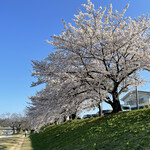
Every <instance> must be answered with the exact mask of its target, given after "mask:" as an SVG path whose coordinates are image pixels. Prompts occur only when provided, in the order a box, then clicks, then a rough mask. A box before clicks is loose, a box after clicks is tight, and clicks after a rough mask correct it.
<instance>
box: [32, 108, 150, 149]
mask: <svg viewBox="0 0 150 150" xmlns="http://www.w3.org/2000/svg"><path fill="white" fill-rule="evenodd" d="M30 137H31V141H32V146H33V148H34V149H36V150H138V149H139V150H142V149H150V109H142V110H135V111H131V112H120V113H118V114H110V115H107V116H104V117H97V118H91V119H82V120H74V121H72V122H66V123H63V124H61V125H53V126H48V127H46V128H45V130H43V131H40V133H38V134H37V133H36V134H32V135H31V136H30Z"/></svg>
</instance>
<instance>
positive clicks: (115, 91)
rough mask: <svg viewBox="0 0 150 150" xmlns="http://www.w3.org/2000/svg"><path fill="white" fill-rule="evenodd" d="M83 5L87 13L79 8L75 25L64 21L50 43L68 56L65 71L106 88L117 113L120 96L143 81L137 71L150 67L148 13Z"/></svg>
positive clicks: (95, 85) (90, 4) (89, 4)
mask: <svg viewBox="0 0 150 150" xmlns="http://www.w3.org/2000/svg"><path fill="white" fill-rule="evenodd" d="M83 6H84V7H85V9H86V12H85V13H84V12H82V11H81V10H79V14H78V15H75V19H74V20H73V21H74V23H75V25H72V24H71V23H68V25H67V24H66V23H65V22H64V21H63V23H64V31H62V34H61V35H59V36H57V35H54V36H52V38H53V40H52V41H47V42H48V43H50V44H52V45H53V46H54V48H55V49H57V50H58V52H59V53H60V54H61V55H63V56H64V57H65V59H64V61H65V62H64V61H62V63H61V64H63V63H65V64H69V65H70V66H69V68H65V70H64V71H65V73H66V74H68V75H71V74H74V76H76V77H77V76H79V80H80V79H81V78H82V82H86V84H88V85H89V86H92V87H93V89H95V88H97V86H100V88H101V90H105V91H107V93H108V94H109V96H108V97H107V98H106V99H105V102H107V103H109V104H110V105H111V106H112V108H113V112H118V111H120V110H121V107H120V102H119V95H120V94H121V93H122V92H124V90H127V89H128V88H129V87H130V86H133V84H140V83H141V82H142V79H141V78H140V76H139V74H138V71H141V70H144V69H148V68H149V62H150V50H149V47H150V36H149V35H150V34H149V27H150V20H149V18H148V16H145V15H142V16H140V17H138V18H134V19H131V18H130V17H124V14H125V11H126V9H127V7H128V5H127V6H126V7H125V8H124V9H123V11H122V12H118V11H117V10H116V11H115V13H114V12H113V11H112V5H110V7H109V9H108V11H107V12H106V8H104V9H103V10H102V8H101V7H99V8H98V9H97V10H96V9H95V8H94V4H92V2H90V0H88V5H86V4H83ZM60 60H61V59H60Z"/></svg>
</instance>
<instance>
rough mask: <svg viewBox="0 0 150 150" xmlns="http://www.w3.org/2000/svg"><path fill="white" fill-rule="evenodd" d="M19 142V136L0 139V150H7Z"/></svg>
mask: <svg viewBox="0 0 150 150" xmlns="http://www.w3.org/2000/svg"><path fill="white" fill-rule="evenodd" d="M19 141H20V136H18V135H13V136H11V137H10V136H9V135H8V136H5V137H3V138H0V150H8V149H10V148H11V147H13V146H14V145H15V144H16V143H18V142H19Z"/></svg>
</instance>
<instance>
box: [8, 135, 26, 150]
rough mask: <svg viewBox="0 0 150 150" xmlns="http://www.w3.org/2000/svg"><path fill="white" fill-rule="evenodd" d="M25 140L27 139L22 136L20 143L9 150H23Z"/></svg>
mask: <svg viewBox="0 0 150 150" xmlns="http://www.w3.org/2000/svg"><path fill="white" fill-rule="evenodd" d="M24 139H25V136H24V135H22V136H21V137H20V138H19V141H18V142H17V143H16V144H15V145H14V146H13V147H11V148H10V149H9V150H21V148H22V145H23V143H24Z"/></svg>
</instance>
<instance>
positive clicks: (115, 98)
mask: <svg viewBox="0 0 150 150" xmlns="http://www.w3.org/2000/svg"><path fill="white" fill-rule="evenodd" d="M117 95H118V93H116V94H114V95H113V103H112V104H111V106H112V108H113V111H112V113H117V112H119V111H121V105H120V101H119V96H117Z"/></svg>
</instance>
